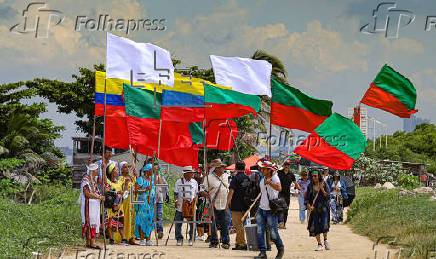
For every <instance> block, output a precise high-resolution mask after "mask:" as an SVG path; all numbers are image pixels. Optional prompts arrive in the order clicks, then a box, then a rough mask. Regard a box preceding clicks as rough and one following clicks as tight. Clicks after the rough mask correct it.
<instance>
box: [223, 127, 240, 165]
mask: <svg viewBox="0 0 436 259" xmlns="http://www.w3.org/2000/svg"><path fill="white" fill-rule="evenodd" d="M226 122H227V126H229V129H230V136H232V139H233V143H235V147H236V154H238V160H241V156H240V155H239V148H238V145H237V144H236V140H235V137H234V136H233V130H232V127H231V126H230V123H229V120H226Z"/></svg>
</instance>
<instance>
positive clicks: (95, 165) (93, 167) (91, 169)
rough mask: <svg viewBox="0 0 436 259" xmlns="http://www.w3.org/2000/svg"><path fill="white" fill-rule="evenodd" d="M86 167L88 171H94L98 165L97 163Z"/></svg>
mask: <svg viewBox="0 0 436 259" xmlns="http://www.w3.org/2000/svg"><path fill="white" fill-rule="evenodd" d="M86 168H87V169H88V172H91V171H94V170H97V169H98V165H97V164H89V165H87V166H86Z"/></svg>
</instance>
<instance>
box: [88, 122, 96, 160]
mask: <svg viewBox="0 0 436 259" xmlns="http://www.w3.org/2000/svg"><path fill="white" fill-rule="evenodd" d="M94 142H95V115H94V123H93V125H92V140H91V151H90V152H89V163H90V164H91V163H92V155H93V153H94Z"/></svg>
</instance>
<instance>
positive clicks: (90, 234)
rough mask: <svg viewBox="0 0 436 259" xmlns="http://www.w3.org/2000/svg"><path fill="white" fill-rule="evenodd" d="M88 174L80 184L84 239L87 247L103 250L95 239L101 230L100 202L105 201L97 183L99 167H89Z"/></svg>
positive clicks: (92, 165) (91, 165)
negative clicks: (96, 243)
mask: <svg viewBox="0 0 436 259" xmlns="http://www.w3.org/2000/svg"><path fill="white" fill-rule="evenodd" d="M87 168H88V172H87V174H86V175H85V176H83V179H82V183H81V184H80V191H81V192H80V197H79V204H80V213H81V216H82V238H83V239H86V247H87V248H93V249H101V248H100V247H99V246H96V245H95V238H96V237H97V236H98V232H99V229H100V202H101V201H104V196H101V195H100V191H99V188H98V186H97V183H96V178H97V175H98V165H96V164H90V165H89V166H87Z"/></svg>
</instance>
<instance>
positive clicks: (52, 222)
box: [0, 177, 178, 258]
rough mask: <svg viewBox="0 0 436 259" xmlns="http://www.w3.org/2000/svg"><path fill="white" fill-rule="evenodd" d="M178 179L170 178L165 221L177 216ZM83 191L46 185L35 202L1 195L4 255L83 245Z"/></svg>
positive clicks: (1, 249)
mask: <svg viewBox="0 0 436 259" xmlns="http://www.w3.org/2000/svg"><path fill="white" fill-rule="evenodd" d="M177 179H178V178H176V177H168V179H167V182H168V184H169V186H170V190H169V193H170V202H169V203H164V214H163V218H164V220H173V219H174V213H175V208H174V203H175V202H174V195H173V193H174V184H175V182H176V180H177ZM79 194H80V191H79V190H73V189H71V187H65V186H61V185H55V186H53V185H52V186H47V185H44V186H39V187H38V188H37V192H36V194H35V197H34V199H33V202H32V204H23V203H18V202H15V201H12V200H10V199H7V198H2V197H0V233H1V234H0V255H2V256H5V257H6V258H7V257H13V258H18V257H21V258H29V257H31V256H32V252H40V253H48V250H49V249H50V248H56V249H62V248H65V247H72V246H75V245H83V244H84V241H83V240H82V238H81V237H82V229H81V216H80V207H79V205H78V204H77V199H78V197H79ZM100 237H101V235H100ZM0 257H1V256H0Z"/></svg>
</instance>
